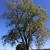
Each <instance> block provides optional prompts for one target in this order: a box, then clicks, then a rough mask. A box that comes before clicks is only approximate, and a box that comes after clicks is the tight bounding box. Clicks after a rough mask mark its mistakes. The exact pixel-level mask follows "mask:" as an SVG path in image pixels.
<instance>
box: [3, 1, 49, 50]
mask: <svg viewBox="0 0 50 50" xmlns="http://www.w3.org/2000/svg"><path fill="white" fill-rule="evenodd" d="M7 1H8V2H7V9H8V10H7V11H6V12H5V13H4V14H3V16H4V18H6V19H8V20H9V26H13V27H14V28H13V29H11V30H10V31H9V34H7V35H4V36H3V39H4V43H11V44H12V45H13V44H15V43H16V41H17V42H18V43H21V44H24V45H25V46H26V50H29V46H30V44H31V41H32V36H35V37H36V38H35V39H36V40H35V41H36V44H37V46H38V48H40V46H41V45H42V41H44V39H45V37H48V32H47V29H46V28H45V22H46V20H47V13H46V11H45V10H44V9H42V8H41V7H37V6H35V5H33V4H32V0H7ZM39 37H40V38H39ZM18 39H21V41H19V40H18Z"/></svg>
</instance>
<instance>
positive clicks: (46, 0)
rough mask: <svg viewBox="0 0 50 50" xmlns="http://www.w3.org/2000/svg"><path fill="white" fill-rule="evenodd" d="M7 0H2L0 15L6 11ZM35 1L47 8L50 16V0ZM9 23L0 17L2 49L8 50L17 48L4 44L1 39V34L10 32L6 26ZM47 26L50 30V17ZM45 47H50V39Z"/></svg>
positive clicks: (0, 0) (0, 43) (0, 46)
mask: <svg viewBox="0 0 50 50" xmlns="http://www.w3.org/2000/svg"><path fill="white" fill-rule="evenodd" d="M5 3H6V0H0V16H1V15H2V14H3V13H4V12H5V11H6V8H5V7H4V6H3V5H5ZM34 3H35V4H36V5H40V6H42V7H43V8H45V9H46V11H47V13H48V16H50V0H34ZM6 24H7V22H6V20H3V19H0V49H1V50H3V49H6V50H15V46H14V47H11V46H10V45H8V44H7V45H6V46H3V45H2V43H3V42H2V41H1V36H2V35H4V34H6V33H7V32H8V29H10V28H8V29H7V27H6V26H5V25H6ZM47 28H48V29H49V30H50V18H49V19H48V21H47ZM44 48H50V39H48V41H47V42H46V44H45V46H44Z"/></svg>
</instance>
